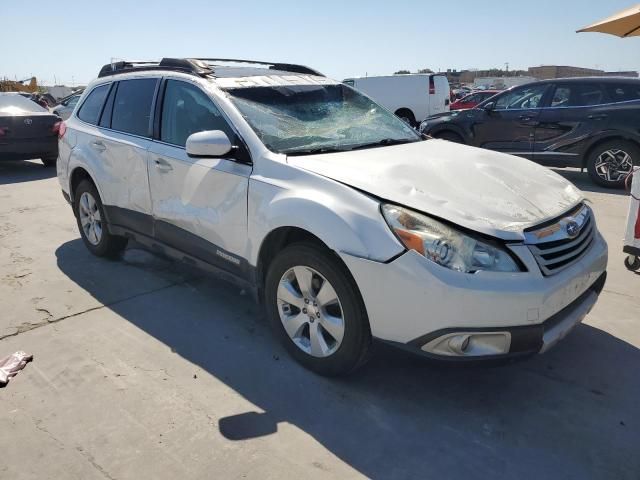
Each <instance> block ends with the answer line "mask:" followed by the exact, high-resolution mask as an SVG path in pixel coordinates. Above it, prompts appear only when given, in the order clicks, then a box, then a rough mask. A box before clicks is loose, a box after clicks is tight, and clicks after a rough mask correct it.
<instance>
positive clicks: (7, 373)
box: [0, 351, 33, 385]
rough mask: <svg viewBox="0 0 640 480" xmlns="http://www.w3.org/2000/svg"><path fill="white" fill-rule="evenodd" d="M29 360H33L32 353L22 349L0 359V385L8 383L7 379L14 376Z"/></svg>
mask: <svg viewBox="0 0 640 480" xmlns="http://www.w3.org/2000/svg"><path fill="white" fill-rule="evenodd" d="M31 360H33V355H29V354H27V353H25V352H23V351H18V352H15V353H13V354H11V355H8V356H6V357H4V358H2V359H0V385H6V384H7V383H9V380H10V379H12V378H13V377H15V376H16V375H17V374H18V372H19V371H20V370H22V369H23V368H24V367H25V366H26V365H27V363H29V362H30V361H31Z"/></svg>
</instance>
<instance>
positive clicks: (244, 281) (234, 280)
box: [109, 224, 258, 303]
mask: <svg viewBox="0 0 640 480" xmlns="http://www.w3.org/2000/svg"><path fill="white" fill-rule="evenodd" d="M109 232H110V233H111V234H113V235H120V236H122V237H126V238H128V239H130V240H134V241H135V242H136V243H138V244H140V245H142V246H143V247H145V248H146V249H148V250H149V251H150V252H152V253H156V254H160V255H164V256H166V257H168V258H171V259H173V260H176V261H179V262H182V263H184V264H186V265H189V266H191V267H196V268H197V269H199V270H202V271H204V272H206V273H208V274H210V275H213V276H214V277H216V278H219V279H221V280H224V281H225V282H228V283H231V284H233V285H235V286H237V287H239V288H243V289H245V290H246V291H247V292H248V293H249V294H250V295H251V297H252V298H253V300H254V301H256V302H257V303H258V286H257V284H256V282H255V272H254V273H253V274H252V275H249V277H250V278H243V277H241V276H238V275H236V274H233V273H231V272H228V271H226V270H224V269H222V268H220V267H217V266H215V265H212V264H210V263H208V262H205V261H203V260H201V259H199V258H196V257H194V256H192V255H188V254H187V253H185V252H183V251H181V250H178V249H176V248H174V247H171V246H169V245H167V244H165V243H162V242H160V241H158V240H156V239H155V238H152V237H150V236H148V235H144V234H142V233H139V232H135V231H133V230H130V229H128V228H126V227H122V226H119V225H113V224H109ZM212 248H215V247H214V246H212Z"/></svg>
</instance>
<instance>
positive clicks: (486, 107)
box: [482, 102, 496, 112]
mask: <svg viewBox="0 0 640 480" xmlns="http://www.w3.org/2000/svg"><path fill="white" fill-rule="evenodd" d="M482 108H483V109H484V110H486V111H487V112H492V111H493V110H494V109H495V108H496V102H489V103H485V104H484V105H483V106H482Z"/></svg>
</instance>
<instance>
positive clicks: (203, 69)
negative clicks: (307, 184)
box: [98, 58, 324, 78]
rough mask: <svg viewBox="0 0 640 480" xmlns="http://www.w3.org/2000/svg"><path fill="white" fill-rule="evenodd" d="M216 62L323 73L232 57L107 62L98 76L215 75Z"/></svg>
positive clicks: (283, 64)
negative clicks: (170, 72)
mask: <svg viewBox="0 0 640 480" xmlns="http://www.w3.org/2000/svg"><path fill="white" fill-rule="evenodd" d="M218 62H223V63H247V64H253V65H265V66H268V67H269V69H270V70H279V71H283V72H291V73H301V74H305V75H318V76H320V77H324V75H323V74H321V73H320V72H318V71H316V70H314V69H312V68H309V67H305V66H304V65H295V64H292V63H278V62H262V61H259V60H241V59H232V58H163V59H162V60H160V61H159V62H146V61H145V62H137V61H119V62H112V63H108V64H106V65H104V66H103V67H102V68H101V69H100V72H99V73H98V78H100V77H107V76H109V75H117V74H119V73H129V72H142V71H149V70H173V71H176V72H183V73H190V74H192V75H197V76H200V77H207V76H215V67H216V66H217V65H216V64H217V63H218Z"/></svg>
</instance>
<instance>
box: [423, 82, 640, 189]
mask: <svg viewBox="0 0 640 480" xmlns="http://www.w3.org/2000/svg"><path fill="white" fill-rule="evenodd" d="M420 132H422V133H425V134H428V135H431V136H434V137H438V138H443V139H446V140H450V141H453V142H458V143H465V144H467V145H473V146H476V147H482V148H488V149H491V150H496V151H500V152H504V153H509V154H512V155H519V156H522V157H525V158H528V159H531V160H533V161H535V162H538V163H540V164H542V165H547V166H553V167H579V168H586V169H587V171H588V172H589V175H590V176H591V178H592V179H593V181H594V182H595V183H597V184H599V185H602V186H605V187H622V186H623V184H624V179H625V178H626V177H627V175H629V173H630V172H631V170H632V168H633V165H634V164H635V165H638V164H640V80H638V79H632V78H629V79H626V78H574V79H554V80H544V81H539V82H536V83H532V84H528V85H523V86H519V87H514V88H511V89H509V90H506V91H504V92H502V93H499V94H497V95H495V96H492V97H491V98H489V99H487V100H484V101H483V102H482V103H480V104H479V105H478V106H476V107H475V108H472V109H469V110H460V111H454V112H446V113H442V114H439V115H433V116H431V117H430V118H428V119H427V120H425V121H424V122H422V124H421V125H420Z"/></svg>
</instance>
